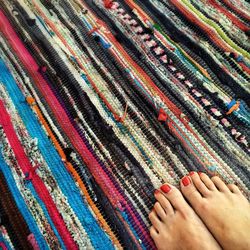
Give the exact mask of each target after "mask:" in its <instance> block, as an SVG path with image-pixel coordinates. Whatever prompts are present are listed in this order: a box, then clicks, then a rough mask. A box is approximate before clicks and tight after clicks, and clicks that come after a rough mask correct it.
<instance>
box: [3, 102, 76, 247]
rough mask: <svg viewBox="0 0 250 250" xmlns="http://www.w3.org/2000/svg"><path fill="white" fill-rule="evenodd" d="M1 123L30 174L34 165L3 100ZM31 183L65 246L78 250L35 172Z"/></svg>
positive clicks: (12, 146)
mask: <svg viewBox="0 0 250 250" xmlns="http://www.w3.org/2000/svg"><path fill="white" fill-rule="evenodd" d="M0 123H1V124H2V126H3V129H4V131H5V134H6V136H7V138H8V140H9V143H10V146H11V148H12V149H13V151H14V154H15V157H16V160H17V162H18V165H19V166H20V168H21V169H22V171H23V173H24V174H26V173H29V172H30V170H31V169H32V165H31V164H30V162H29V159H28V158H27V156H26V154H25V152H24V149H23V147H22V145H21V143H20V141H19V140H18V137H17V135H16V133H15V129H14V128H13V126H12V123H11V119H10V116H9V114H8V113H7V111H6V109H5V107H4V104H3V101H2V100H0ZM31 181H32V184H33V186H34V188H35V190H36V192H37V194H38V195H39V197H40V198H41V200H42V201H43V203H44V204H45V206H46V208H47V210H48V212H49V215H50V217H51V219H52V221H53V223H54V224H55V226H56V228H57V230H58V232H59V234H60V235H61V237H62V239H63V241H64V243H65V246H66V247H67V248H70V249H78V247H77V246H76V244H75V242H74V241H73V239H72V237H71V235H70V233H69V231H68V230H67V227H66V225H65V223H64V221H63V219H62V217H61V216H60V213H59V212H58V210H57V207H56V205H55V203H54V202H53V200H52V198H51V196H50V194H49V192H48V190H47V188H46V186H45V185H44V183H43V182H42V180H41V179H40V177H39V176H38V175H37V174H36V173H35V172H34V173H33V175H32V179H31Z"/></svg>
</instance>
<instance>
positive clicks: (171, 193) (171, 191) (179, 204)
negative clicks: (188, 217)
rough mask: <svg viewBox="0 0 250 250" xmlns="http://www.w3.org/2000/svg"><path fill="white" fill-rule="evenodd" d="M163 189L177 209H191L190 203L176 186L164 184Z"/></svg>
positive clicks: (186, 210) (183, 210)
mask: <svg viewBox="0 0 250 250" xmlns="http://www.w3.org/2000/svg"><path fill="white" fill-rule="evenodd" d="M161 191H162V192H163V193H164V195H165V196H166V198H167V199H168V200H169V202H170V203H171V205H172V206H173V208H174V209H175V210H178V211H180V212H182V213H186V212H188V211H189V209H190V207H189V205H188V204H187V202H186V201H185V199H184V197H183V195H182V194H181V192H180V191H179V190H178V189H177V188H176V187H174V186H170V185H168V184H164V185H162V186H161Z"/></svg>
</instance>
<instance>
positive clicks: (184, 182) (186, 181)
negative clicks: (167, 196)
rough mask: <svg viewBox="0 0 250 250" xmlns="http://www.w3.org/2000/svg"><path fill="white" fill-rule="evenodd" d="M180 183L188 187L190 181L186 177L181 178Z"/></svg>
mask: <svg viewBox="0 0 250 250" xmlns="http://www.w3.org/2000/svg"><path fill="white" fill-rule="evenodd" d="M181 182H182V184H183V185H184V186H185V187H186V186H188V185H189V184H190V183H191V181H190V179H189V177H188V176H185V177H183V178H182V179H181Z"/></svg>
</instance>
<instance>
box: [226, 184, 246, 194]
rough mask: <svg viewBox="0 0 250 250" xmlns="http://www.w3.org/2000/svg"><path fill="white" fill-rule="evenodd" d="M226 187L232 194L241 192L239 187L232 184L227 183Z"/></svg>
mask: <svg viewBox="0 0 250 250" xmlns="http://www.w3.org/2000/svg"><path fill="white" fill-rule="evenodd" d="M227 187H228V189H229V190H230V191H231V192H232V193H234V194H242V193H241V191H240V190H239V188H238V187H237V186H236V185H234V184H228V185H227Z"/></svg>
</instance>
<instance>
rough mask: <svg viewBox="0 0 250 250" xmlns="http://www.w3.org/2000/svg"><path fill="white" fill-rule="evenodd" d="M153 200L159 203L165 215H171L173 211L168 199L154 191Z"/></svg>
mask: <svg viewBox="0 0 250 250" xmlns="http://www.w3.org/2000/svg"><path fill="white" fill-rule="evenodd" d="M155 199H156V200H157V201H158V202H159V203H160V205H161V207H162V208H163V209H164V212H165V214H173V213H174V209H173V207H172V205H171V204H170V202H169V201H168V199H167V198H166V197H165V195H164V194H162V193H161V192H160V191H159V190H156V191H155Z"/></svg>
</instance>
